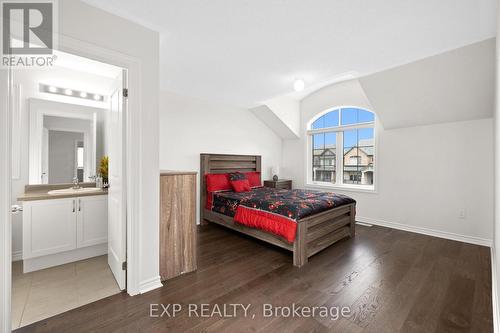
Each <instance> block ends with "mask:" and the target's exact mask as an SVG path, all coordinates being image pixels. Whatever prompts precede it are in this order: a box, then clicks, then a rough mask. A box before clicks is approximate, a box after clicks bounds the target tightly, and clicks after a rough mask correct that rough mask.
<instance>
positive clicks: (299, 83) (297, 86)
mask: <svg viewBox="0 0 500 333" xmlns="http://www.w3.org/2000/svg"><path fill="white" fill-rule="evenodd" d="M305 86H306V84H305V83H304V80H302V79H296V80H295V81H294V82H293V89H294V90H295V91H297V92H299V91H302V90H304V88H305Z"/></svg>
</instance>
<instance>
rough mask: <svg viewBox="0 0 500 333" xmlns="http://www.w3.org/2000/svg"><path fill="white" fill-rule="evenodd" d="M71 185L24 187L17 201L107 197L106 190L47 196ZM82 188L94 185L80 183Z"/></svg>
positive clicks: (93, 184)
mask: <svg viewBox="0 0 500 333" xmlns="http://www.w3.org/2000/svg"><path fill="white" fill-rule="evenodd" d="M71 186H72V184H57V185H26V186H25V190H24V194H23V195H21V196H19V197H18V198H17V201H34V200H50V199H65V198H77V197H91V196H94V195H107V194H108V191H107V190H100V191H95V192H84V193H64V194H49V193H48V192H49V191H51V190H60V189H65V188H70V187H71ZM81 186H82V187H94V186H95V183H82V184H81Z"/></svg>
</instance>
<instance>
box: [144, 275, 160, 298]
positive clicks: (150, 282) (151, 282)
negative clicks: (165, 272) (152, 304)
mask: <svg viewBox="0 0 500 333" xmlns="http://www.w3.org/2000/svg"><path fill="white" fill-rule="evenodd" d="M161 287H163V284H162V283H161V278H160V276H156V277H154V278H151V279H147V280H144V281H141V284H140V286H139V290H140V293H141V294H144V293H147V292H148V291H151V290H154V289H158V288H161Z"/></svg>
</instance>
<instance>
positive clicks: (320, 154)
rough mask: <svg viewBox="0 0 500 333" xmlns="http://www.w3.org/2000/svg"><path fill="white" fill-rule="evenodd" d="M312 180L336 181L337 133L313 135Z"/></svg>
mask: <svg viewBox="0 0 500 333" xmlns="http://www.w3.org/2000/svg"><path fill="white" fill-rule="evenodd" d="M312 139H313V140H312V141H313V143H312V144H313V163H312V180H313V181H315V182H328V183H333V184H334V183H335V170H336V143H337V136H336V133H322V134H315V135H313V138H312Z"/></svg>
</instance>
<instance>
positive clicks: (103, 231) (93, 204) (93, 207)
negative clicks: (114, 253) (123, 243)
mask: <svg viewBox="0 0 500 333" xmlns="http://www.w3.org/2000/svg"><path fill="white" fill-rule="evenodd" d="M76 229H77V232H76V247H77V248H80V247H85V246H92V245H97V244H102V243H106V242H107V241H108V200H107V196H103V195H101V196H95V197H81V198H78V212H77V214H76Z"/></svg>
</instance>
